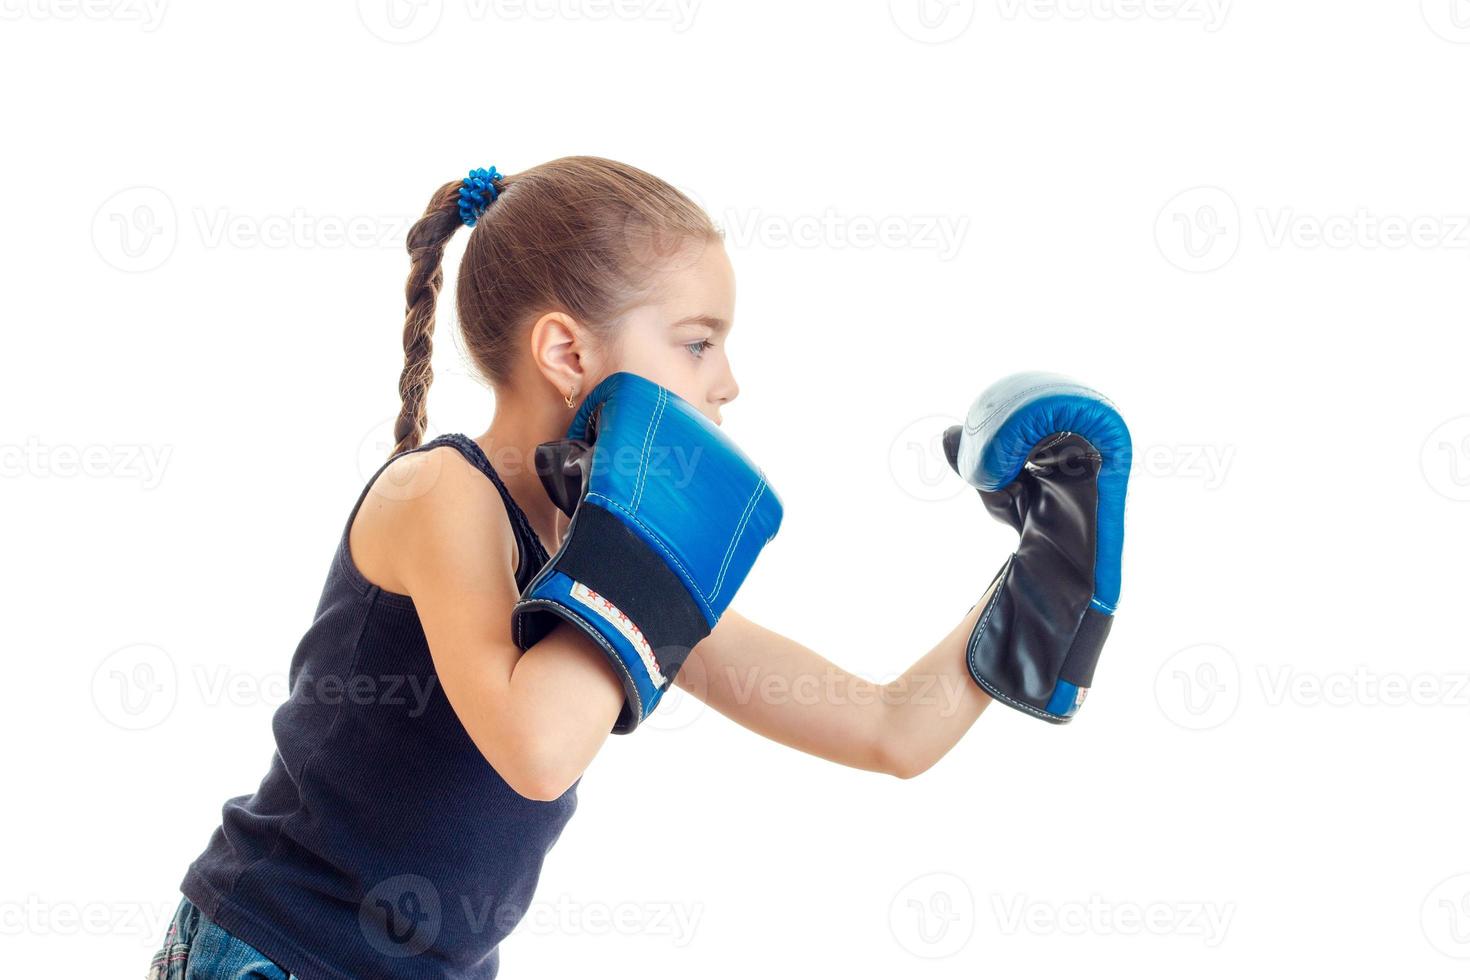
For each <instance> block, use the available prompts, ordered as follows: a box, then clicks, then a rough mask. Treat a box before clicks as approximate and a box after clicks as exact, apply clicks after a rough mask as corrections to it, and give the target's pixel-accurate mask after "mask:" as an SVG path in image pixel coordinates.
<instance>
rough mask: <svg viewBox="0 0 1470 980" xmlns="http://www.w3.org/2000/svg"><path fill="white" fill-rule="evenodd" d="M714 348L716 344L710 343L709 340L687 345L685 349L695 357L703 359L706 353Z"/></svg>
mask: <svg viewBox="0 0 1470 980" xmlns="http://www.w3.org/2000/svg"><path fill="white" fill-rule="evenodd" d="M713 346H714V344H712V343H710V342H709V341H708V340H699V341H695V342H694V343H692V344H685V345H684V349H685V350H687V351H688V352H689V353H691V354H693V355H694V356H695V357H703V356H704V352H705V351H707V350H709V349H710V348H711V347H713Z"/></svg>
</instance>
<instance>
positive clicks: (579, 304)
mask: <svg viewBox="0 0 1470 980" xmlns="http://www.w3.org/2000/svg"><path fill="white" fill-rule="evenodd" d="M495 186H496V187H497V188H498V189H499V194H498V195H497V196H496V198H495V200H494V201H493V202H492V203H491V204H490V205H489V207H488V208H487V209H486V210H485V212H484V214H483V215H481V216H480V218H479V219H478V221H477V222H476V224H475V226H474V228H473V229H472V230H471V232H470V239H469V243H468V244H467V245H466V246H465V254H464V259H463V261H462V262H461V264H460V269H459V283H458V286H457V288H456V298H457V304H456V305H457V307H458V311H459V327H460V335H461V336H462V337H463V338H464V347H465V350H466V352H467V353H468V355H469V357H470V360H471V361H472V363H473V365H474V367H475V368H476V369H477V370H478V371H479V372H480V374H481V376H482V377H483V378H485V379H487V380H488V381H489V383H490V384H491V386H492V387H497V388H498V387H500V386H502V385H505V384H507V383H508V382H509V380H510V377H511V364H512V363H513V359H514V358H515V356H516V354H517V352H518V351H519V350H520V347H521V334H522V331H523V330H525V329H527V328H529V327H530V326H531V324H533V323H535V321H536V319H537V318H539V317H540V316H541V315H542V314H544V313H547V312H550V311H552V310H561V311H564V312H566V313H568V314H569V315H571V316H572V317H573V318H575V319H576V320H578V321H579V322H581V323H583V324H585V325H587V326H588V327H589V328H590V329H592V330H594V331H596V332H597V335H598V336H599V337H600V338H601V339H612V338H613V337H614V335H615V333H616V330H617V328H618V326H619V325H620V317H621V316H622V315H623V314H624V313H625V312H626V311H627V310H628V309H630V308H632V307H633V306H636V305H637V304H638V303H639V302H640V301H641V300H642V299H643V298H644V297H645V296H646V295H647V294H648V293H649V292H650V291H651V290H652V289H653V288H654V285H655V283H654V278H655V276H656V275H657V273H658V272H659V271H660V270H661V268H662V266H663V263H664V261H665V260H667V259H668V258H670V257H671V256H672V255H674V254H676V253H678V252H679V251H680V249H681V248H682V246H683V245H685V244H687V243H689V242H690V241H691V240H694V241H707V240H709V239H710V238H718V237H720V231H719V229H718V228H717V226H716V225H715V224H714V223H713V222H712V221H711V220H710V218H709V215H707V214H706V213H705V212H704V210H703V209H702V208H700V207H699V206H698V205H697V204H695V203H694V202H693V201H691V200H690V199H689V198H688V197H686V196H685V195H684V194H682V193H680V192H679V191H678V190H677V189H675V188H674V187H672V186H671V185H669V184H668V183H665V182H664V181H662V180H660V179H658V178H657V177H654V176H653V175H652V174H648V173H645V172H644V171H642V170H639V169H638V168H636V167H630V166H628V165H627V164H624V163H618V162H616V161H613V160H605V159H603V158H601V157H591V156H573V157H562V158H561V159H558V160H551V161H549V162H547V163H543V164H541V165H539V166H536V167H533V168H531V169H530V170H525V171H522V172H520V173H517V174H512V175H507V176H504V177H501V178H499V179H498V180H496V182H495ZM459 188H460V181H454V182H453V183H449V184H445V185H444V186H443V187H440V188H439V189H438V190H437V191H435V192H434V196H433V198H432V199H431V200H430V201H429V206H428V208H427V210H425V211H424V216H423V217H422V218H420V219H419V220H418V221H416V222H415V223H414V225H413V227H412V228H410V229H409V232H408V254H409V255H410V256H411V257H412V259H413V267H412V268H411V269H410V270H409V274H408V284H407V286H406V287H405V293H406V296H407V307H406V310H405V315H404V324H403V355H404V363H403V373H402V374H401V375H400V376H399V380H398V393H399V396H400V397H401V398H402V399H403V408H402V411H400V412H399V415H398V422H397V424H396V425H395V426H394V429H393V439H394V446H393V454H397V453H399V452H402V451H404V450H407V449H414V448H417V447H418V446H419V444H420V441H421V440H422V438H423V434H424V429H425V426H426V424H427V421H428V416H427V413H426V411H425V400H426V399H427V397H428V391H429V385H430V383H431V382H432V381H433V380H434V372H433V369H432V367H431V366H430V358H431V355H432V353H433V338H434V306H435V303H436V301H437V299H438V296H439V289H440V287H441V286H442V285H443V284H444V269H443V258H444V246H445V245H446V244H447V243H448V241H449V239H450V237H451V236H452V235H453V234H454V233H455V231H456V230H457V229H458V228H459V227H460V225H461V220H460V215H459Z"/></svg>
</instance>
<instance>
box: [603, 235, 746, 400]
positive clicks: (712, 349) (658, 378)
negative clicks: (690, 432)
mask: <svg viewBox="0 0 1470 980" xmlns="http://www.w3.org/2000/svg"><path fill="white" fill-rule="evenodd" d="M734 322H735V270H734V269H733V268H732V267H731V265H730V259H729V257H727V256H726V255H725V248H724V246H723V245H722V244H721V243H720V242H719V241H715V240H711V241H709V242H705V243H700V244H697V245H693V246H690V248H689V249H688V250H686V251H685V252H681V253H679V260H678V261H676V262H673V263H671V269H670V271H669V272H668V273H667V275H666V278H665V281H664V285H663V288H662V289H661V290H660V291H659V293H658V294H657V295H656V296H655V297H654V299H652V300H650V301H649V302H648V303H645V304H644V305H642V306H638V307H635V308H633V309H632V310H631V311H630V312H629V313H628V314H627V319H626V320H625V322H624V326H623V329H622V330H621V331H620V334H619V337H618V341H617V349H616V351H615V352H613V353H612V356H611V358H610V363H609V365H608V372H607V373H609V374H611V373H613V372H615V371H631V372H632V373H634V374H638V375H642V376H643V377H645V378H647V379H648V380H650V381H653V382H656V383H658V384H660V385H663V386H664V387H665V388H667V389H669V390H670V391H672V392H673V393H674V394H676V395H678V396H679V397H680V398H683V399H684V400H685V401H687V402H689V404H691V405H693V406H694V407H695V408H697V409H699V411H700V412H702V413H704V415H705V416H706V417H707V418H709V420H710V421H712V422H714V423H715V424H716V425H718V424H720V423H721V422H722V421H723V420H722V418H721V416H720V411H721V409H722V408H723V407H724V405H725V404H726V403H727V402H729V401H731V400H732V399H734V398H735V396H736V395H738V394H739V393H740V386H739V385H737V384H736V383H735V375H734V373H733V372H732V371H731V369H730V359H729V356H728V354H727V352H726V349H725V342H726V340H727V339H728V338H729V334H730V328H731V326H732V325H733V324H734Z"/></svg>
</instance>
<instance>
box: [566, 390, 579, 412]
mask: <svg viewBox="0 0 1470 980" xmlns="http://www.w3.org/2000/svg"><path fill="white" fill-rule="evenodd" d="M576 393H577V389H576V388H573V389H572V390H571V393H570V394H568V395H567V396H566V403H567V408H575V407H576V406H575V405H573V404H572V395H575V394H576Z"/></svg>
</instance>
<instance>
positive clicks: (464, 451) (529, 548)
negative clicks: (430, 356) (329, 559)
mask: <svg viewBox="0 0 1470 980" xmlns="http://www.w3.org/2000/svg"><path fill="white" fill-rule="evenodd" d="M439 446H453V447H454V448H455V449H457V450H459V452H460V455H462V456H464V458H465V459H467V460H469V462H470V464H471V465H472V466H474V467H475V469H477V470H479V471H480V472H481V473H484V474H485V476H487V477H489V479H490V482H491V483H493V484H495V489H496V490H498V491H500V499H501V500H503V501H504V502H505V512H506V513H507V514H509V515H510V527H511V532H512V533H513V534H514V535H515V539H516V547H517V549H518V550H519V551H520V555H521V560H520V564H519V567H518V569H517V572H516V579H517V582H518V584H520V585H521V586H522V587H523V588H524V587H525V585H526V583H527V582H529V581H530V579H531V577H532V576H534V575H535V574H536V573H537V572H538V571H540V569H541V567H542V566H543V565H545V564H546V563H547V562H548V561H550V560H551V556H550V555H549V554H548V553H547V551H546V546H545V545H543V544H542V543H541V539H540V538H539V537H537V536H536V532H535V531H534V530H532V528H531V521H530V520H529V519H528V518H527V517H526V512H525V511H523V510H521V506H520V504H518V503H516V501H515V498H514V497H512V496H511V495H510V490H509V489H508V488H507V487H506V485H505V482H504V481H503V480H501V479H500V474H499V473H496V472H495V467H494V466H492V465H491V463H490V460H489V459H488V458H487V457H486V456H485V452H484V450H482V449H481V448H480V445H479V443H477V442H475V440H473V439H471V438H470V437H469V436H467V435H464V434H463V433H460V432H446V433H444V434H443V435H440V436H436V437H434V438H433V439H430V440H429V441H428V442H426V443H424V444H423V445H421V446H416V447H415V448H413V449H405V450H404V451H403V452H401V453H398V454H397V455H396V456H391V457H389V458H388V459H385V460H384V461H383V462H382V464H381V465H379V466H378V468H377V470H376V471H375V472H374V473H373V475H372V476H370V477H368V480H367V483H366V484H364V485H363V488H362V492H361V493H359V494H358V495H357V503H355V504H353V506H352V511H351V512H350V513H349V514H348V515H347V524H346V525H345V526H344V527H343V528H342V539H341V541H340V543H339V544H338V551H339V553H340V554H339V557H341V558H343V566H344V568H346V569H347V571H348V575H349V577H350V578H351V579H352V581H353V582H354V584H356V585H357V588H358V591H360V592H363V591H366V590H367V589H368V588H369V587H370V586H371V583H369V582H368V580H367V579H366V578H363V577H362V576H361V573H360V572H358V571H357V568H356V566H355V565H354V564H353V563H352V562H351V561H347V560H345V558H346V555H347V554H348V551H347V549H348V543H347V542H348V535H349V534H350V533H351V530H352V522H353V521H354V520H355V519H356V518H357V512H358V511H359V510H361V509H362V504H363V501H364V500H366V499H367V495H368V491H369V490H371V489H372V486H373V484H374V483H375V482H377V479H378V477H379V476H381V475H382V473H383V471H384V470H385V469H387V468H388V464H390V463H392V462H393V461H394V460H395V459H398V457H399V456H406V455H408V454H409V453H421V452H427V451H428V450H430V449H435V448H437V447H439ZM522 579H524V580H525V581H521V580H522Z"/></svg>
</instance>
